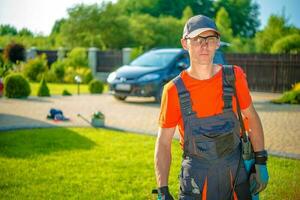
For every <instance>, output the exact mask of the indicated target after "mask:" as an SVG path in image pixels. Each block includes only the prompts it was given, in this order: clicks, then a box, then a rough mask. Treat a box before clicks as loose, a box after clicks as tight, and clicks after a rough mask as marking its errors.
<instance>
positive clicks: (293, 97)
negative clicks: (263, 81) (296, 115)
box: [271, 83, 300, 104]
mask: <svg viewBox="0 0 300 200" xmlns="http://www.w3.org/2000/svg"><path fill="white" fill-rule="evenodd" d="M271 102H272V103H276V104H283V103H290V104H300V83H296V84H295V85H294V86H293V88H292V89H291V90H290V91H287V92H284V93H283V95H282V97H280V98H279V99H274V100H271Z"/></svg>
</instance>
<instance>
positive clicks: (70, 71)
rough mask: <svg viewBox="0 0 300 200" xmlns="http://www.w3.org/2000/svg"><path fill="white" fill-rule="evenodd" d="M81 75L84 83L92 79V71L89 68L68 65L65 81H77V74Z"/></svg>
mask: <svg viewBox="0 0 300 200" xmlns="http://www.w3.org/2000/svg"><path fill="white" fill-rule="evenodd" d="M77 75H79V76H80V77H81V79H82V83H85V84H88V83H89V82H90V81H91V80H92V79H93V75H92V71H91V69H89V68H78V69H74V68H73V67H68V68H67V69H66V72H65V77H64V82H65V83H75V80H74V78H75V76H77Z"/></svg>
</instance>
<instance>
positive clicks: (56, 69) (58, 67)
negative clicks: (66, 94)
mask: <svg viewBox="0 0 300 200" xmlns="http://www.w3.org/2000/svg"><path fill="white" fill-rule="evenodd" d="M65 66H66V62H65V61H64V60H57V61H56V62H54V63H53V64H52V65H51V70H50V71H51V72H53V73H54V74H55V76H56V79H57V81H58V82H63V80H64V76H65Z"/></svg>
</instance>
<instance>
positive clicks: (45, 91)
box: [37, 76, 50, 97]
mask: <svg viewBox="0 0 300 200" xmlns="http://www.w3.org/2000/svg"><path fill="white" fill-rule="evenodd" d="M37 96H39V97H50V91H49V88H48V86H47V82H46V80H45V76H43V78H42V80H41V82H40V85H39V88H38V93H37Z"/></svg>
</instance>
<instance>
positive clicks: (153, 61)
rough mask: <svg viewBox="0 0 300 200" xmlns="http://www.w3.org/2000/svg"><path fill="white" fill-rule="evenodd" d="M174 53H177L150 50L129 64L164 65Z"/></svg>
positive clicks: (173, 56)
mask: <svg viewBox="0 0 300 200" xmlns="http://www.w3.org/2000/svg"><path fill="white" fill-rule="evenodd" d="M176 55H178V53H177V52H155V51H150V52H148V53H145V54H143V55H141V56H139V57H138V58H137V59H135V60H133V61H132V62H131V63H130V65H131V66H144V67H166V66H167V65H168V64H169V63H170V61H172V60H173V59H174V58H175V56H176Z"/></svg>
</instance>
